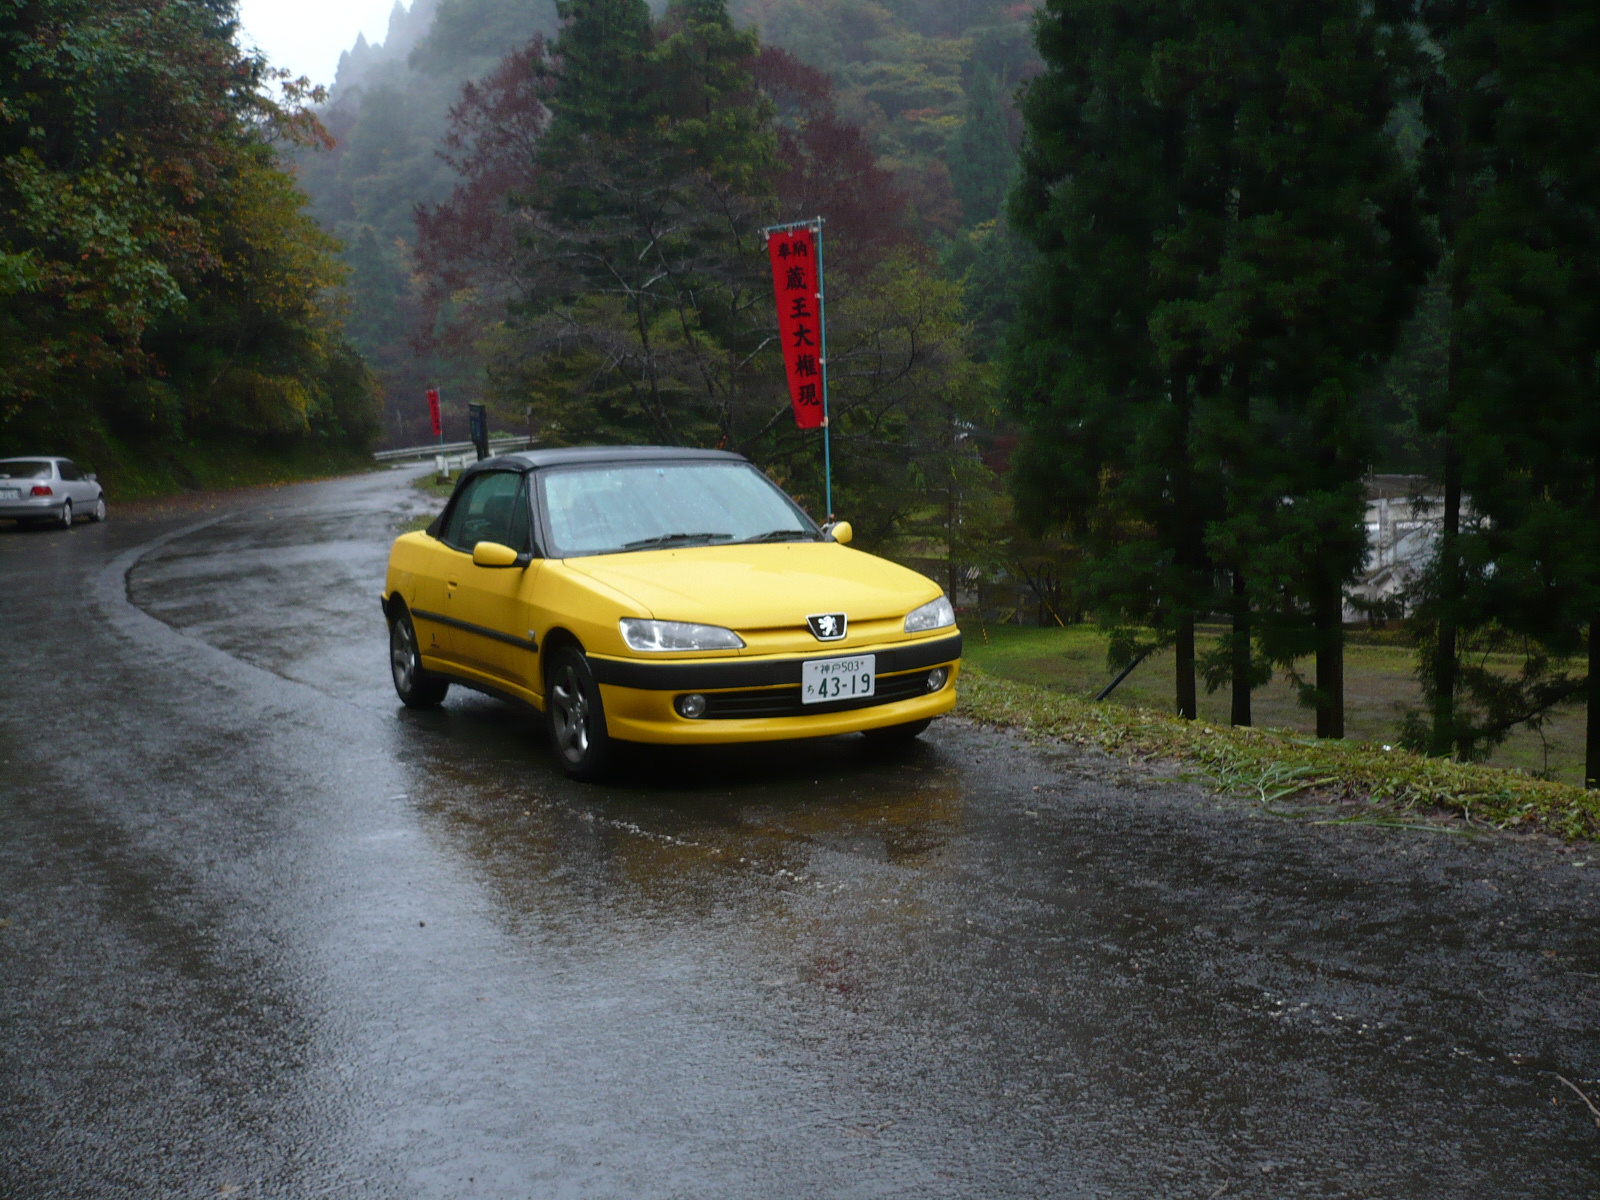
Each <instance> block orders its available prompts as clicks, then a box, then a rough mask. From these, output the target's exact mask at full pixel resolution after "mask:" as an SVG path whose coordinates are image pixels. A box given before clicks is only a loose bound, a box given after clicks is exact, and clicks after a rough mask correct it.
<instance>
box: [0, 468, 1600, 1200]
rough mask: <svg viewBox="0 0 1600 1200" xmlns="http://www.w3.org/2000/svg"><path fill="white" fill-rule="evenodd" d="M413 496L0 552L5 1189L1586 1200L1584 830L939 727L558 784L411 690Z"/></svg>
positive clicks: (353, 485)
mask: <svg viewBox="0 0 1600 1200" xmlns="http://www.w3.org/2000/svg"><path fill="white" fill-rule="evenodd" d="M419 504H420V501H418V500H417V499H416V497H415V494H414V493H413V492H411V490H410V489H409V488H408V487H407V486H406V484H405V482H404V479H403V478H402V477H401V474H400V473H395V474H389V473H385V474H379V475H373V476H366V477H361V478H357V479H350V480H341V481H335V482H330V483H323V484H316V485H305V486H301V487H295V488H284V489H279V490H276V491H270V492H261V493H250V494H242V495H241V496H239V497H237V498H234V499H230V500H228V501H226V502H224V503H223V505H222V506H221V507H219V508H217V509H215V510H214V511H209V512H203V513H193V512H192V513H187V514H170V515H167V516H150V517H146V518H143V519H138V520H134V519H124V520H120V521H119V520H113V521H112V522H110V523H108V524H106V525H104V526H94V527H90V526H84V527H80V528H79V529H77V530H74V531H72V532H71V533H70V534H34V533H12V532H9V531H0V596H3V597H4V599H3V601H0V604H3V606H4V608H3V611H4V613H5V618H6V619H5V629H6V632H7V634H8V637H7V638H6V639H5V640H4V643H3V649H0V656H3V657H0V671H3V675H4V678H5V680H6V689H5V692H4V695H5V701H4V704H3V707H0V802H3V808H0V822H3V826H0V835H3V843H0V888H3V891H0V906H3V911H0V918H3V919H4V920H5V921H7V922H9V924H7V925H5V926H4V927H0V1018H3V1026H0V1028H3V1029H4V1031H5V1037H4V1039H3V1042H0V1081H3V1084H0V1195H4V1196H7V1197H35V1196H38V1197H44V1196H51V1197H56V1196H95V1197H99V1196H117V1195H129V1196H151V1195H174V1196H211V1195H234V1196H286V1197H299V1196H314V1195H333V1196H398V1197H413V1196H429V1197H431V1196H451V1197H454V1196H495V1197H499V1196H538V1197H544V1196H584V1197H590V1196H607V1197H609V1196H618V1197H634V1196H641V1197H646V1196H648V1197H655V1196H663V1197H665V1196H694V1197H701V1196H727V1197H749V1196H809V1195H820V1196H884V1195H888V1196H901V1195H906V1196H962V1197H965V1196H1066V1197H1147V1196H1163V1197H1168V1196H1170V1197H1208V1198H1218V1197H1223V1196H1254V1197H1263V1198H1266V1197H1284V1196H1299V1195H1308V1196H1312V1195H1314V1196H1318V1197H1350V1198H1365V1197H1464V1196H1472V1197H1480V1196H1481V1197H1499V1196H1519V1197H1522V1196H1527V1197H1581V1196H1592V1195H1595V1194H1600V1132H1597V1131H1596V1129H1595V1126H1594V1123H1593V1121H1592V1120H1591V1119H1590V1118H1588V1116H1587V1115H1586V1114H1585V1113H1584V1112H1583V1111H1582V1108H1581V1103H1580V1102H1579V1101H1578V1100H1577V1097H1576V1096H1574V1095H1572V1094H1571V1093H1570V1092H1567V1091H1566V1090H1565V1089H1564V1088H1563V1087H1562V1086H1561V1085H1560V1084H1559V1082H1558V1081H1556V1080H1555V1078H1554V1075H1553V1073H1554V1072H1560V1073H1561V1074H1563V1075H1565V1076H1566V1077H1567V1078H1568V1079H1572V1080H1574V1081H1575V1082H1577V1083H1578V1084H1579V1085H1580V1086H1582V1087H1584V1088H1586V1090H1589V1092H1590V1094H1591V1095H1595V1096H1597V1098H1600V1084H1597V1083H1596V1082H1595V1081H1596V1080H1597V1078H1600V1034H1597V1025H1600V940H1597V933H1600V929H1597V925H1596V916H1597V914H1600V901H1597V898H1596V896H1597V892H1596V887H1595V885H1594V883H1593V882H1591V881H1592V880H1593V879H1594V878H1595V875H1594V871H1595V870H1600V854H1596V856H1595V861H1594V863H1593V869H1591V868H1590V867H1589V866H1580V865H1578V864H1579V863H1587V862H1588V859H1587V857H1586V855H1585V853H1583V852H1579V853H1577V854H1573V853H1569V852H1566V851H1563V850H1561V849H1560V848H1557V847H1553V846H1551V845H1548V844H1545V843H1520V844H1519V843H1513V842H1510V841H1506V840H1503V839H1497V838H1472V839H1466V838H1456V837H1446V836H1437V835H1403V836H1398V837H1397V836H1396V835H1394V834H1392V833H1387V832H1379V831H1372V830H1357V829H1340V830H1330V829H1317V828H1311V827H1307V826H1304V825H1300V824H1295V823H1285V822H1280V821H1276V820H1272V819H1270V818H1265V817H1260V816H1257V815H1254V814H1252V813H1251V812H1249V811H1248V810H1245V809H1243V808H1241V807H1240V806H1236V805H1231V804H1228V805H1219V804H1218V802H1217V801H1216V799H1215V798H1214V797H1210V796H1208V795H1207V794H1205V793H1204V792H1203V791H1201V790H1199V789H1198V788H1196V787H1194V786H1192V785H1190V784H1187V783H1183V782H1178V781H1165V782H1163V781H1161V780H1157V779H1153V778H1151V777H1149V776H1147V775H1134V774H1129V773H1126V772H1125V771H1124V770H1123V769H1122V768H1119V767H1118V766H1117V765H1116V764H1112V763H1107V762H1104V761H1099V760H1095V759H1093V758H1089V757H1080V756H1072V755H1065V754H1060V753H1046V752H1040V751H1036V750H1032V749H1029V748H1027V747H1024V746H1021V745H1019V744H1018V743H1016V742H1014V741H1011V740H1008V739H1006V738H1003V737H1001V736H998V735H995V734H991V733H988V732H985V731H983V730H980V729H976V728H974V727H972V726H970V725H966V724H964V723H962V722H958V721H944V722H941V723H940V724H938V725H936V726H935V728H934V730H933V732H932V733H930V735H929V736H928V737H927V738H926V739H925V742H924V744H921V745H918V746H915V747H912V748H909V749H907V750H904V751H902V752H898V753H896V754H893V755H888V756H884V755H878V756H873V755H871V754H869V753H868V752H867V750H866V749H865V748H864V747H863V746H862V745H861V744H860V741H859V739H838V740H833V741H828V742H822V743H818V744H797V745H786V746H779V747H754V748H742V749H739V750H736V751H729V752H726V753H720V752H719V753H711V752H697V753H694V754H687V753H673V754H665V753H663V754H650V755H645V756H641V757H639V758H637V759H636V760H634V761H633V762H632V763H631V764H630V766H629V768H628V771H627V772H626V773H625V774H624V775H623V776H622V777H621V778H619V779H618V780H616V781H614V782H613V783H611V784H608V785H606V786H603V787H592V786H584V785H578V784H573V783H570V782H568V781H567V780H565V779H564V778H562V777H561V776H560V775H559V774H558V773H557V772H556V771H555V770H554V769H553V768H552V767H551V766H550V765H549V764H548V762H547V760H546V755H545V750H544V747H543V745H542V744H541V739H540V737H539V735H538V734H537V733H536V732H534V730H533V728H532V727H531V725H530V722H529V721H528V719H527V718H526V717H525V716H523V715H521V714H519V713H517V712H514V711H512V710H511V709H509V708H507V707H505V706H503V705H500V704H498V703H496V702H494V701H490V700H487V699H483V698H479V697H474V696H472V695H462V694H458V693H452V696H451V699H450V701H449V703H448V705H447V707H446V708H445V709H444V710H443V711H441V712H438V713H422V714H419V713H412V712H408V711H405V710H402V709H401V708H400V706H399V705H398V704H397V702H396V701H395V700H394V697H393V694H392V692H391V691H390V688H389V684H388V679H387V676H386V673H385V672H386V669H387V664H386V654H385V642H384V631H383V625H382V618H381V616H380V614H379V611H378V603H377V595H378V589H379V586H380V584H381V580H382V569H383V561H384V557H385V554H386V550H387V544H388V541H389V539H390V537H391V536H392V534H393V531H394V530H395V528H397V527H398V526H399V525H400V524H401V523H403V522H404V521H405V520H407V519H408V518H409V517H410V516H412V515H414V514H415V513H416V512H417V511H420V509H419V508H418V505H419ZM162 539H164V540H162ZM1552 1098H1554V1099H1555V1100H1557V1101H1559V1103H1553V1102H1552Z"/></svg>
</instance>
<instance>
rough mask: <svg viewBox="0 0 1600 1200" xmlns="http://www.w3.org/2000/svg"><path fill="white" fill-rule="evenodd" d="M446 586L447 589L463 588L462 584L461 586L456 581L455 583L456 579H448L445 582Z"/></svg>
mask: <svg viewBox="0 0 1600 1200" xmlns="http://www.w3.org/2000/svg"><path fill="white" fill-rule="evenodd" d="M444 585H445V587H447V588H458V587H460V586H461V585H460V584H459V583H457V582H456V581H455V580H454V579H447V580H445V581H444Z"/></svg>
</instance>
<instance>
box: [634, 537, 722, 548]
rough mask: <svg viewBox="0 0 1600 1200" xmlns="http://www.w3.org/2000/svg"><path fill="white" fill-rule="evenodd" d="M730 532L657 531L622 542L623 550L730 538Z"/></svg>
mask: <svg viewBox="0 0 1600 1200" xmlns="http://www.w3.org/2000/svg"><path fill="white" fill-rule="evenodd" d="M731 537H733V534H731V533H658V534H656V536H655V537H647V538H639V539H638V540H637V541H633V542H623V543H622V548H623V549H624V550H638V549H640V548H642V547H644V546H675V545H677V544H678V543H679V542H714V541H716V540H717V539H718V538H731Z"/></svg>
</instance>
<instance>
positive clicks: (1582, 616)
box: [1454, 0, 1600, 787]
mask: <svg viewBox="0 0 1600 1200" xmlns="http://www.w3.org/2000/svg"><path fill="white" fill-rule="evenodd" d="M1492 16H1493V27H1492V30H1491V32H1492V42H1491V43H1490V48H1489V51H1488V53H1489V54H1490V55H1491V56H1492V58H1491V61H1492V64H1493V71H1494V79H1495V83H1496V86H1497V88H1498V89H1499V91H1500V93H1501V96H1502V102H1501V103H1500V104H1499V105H1498V106H1497V107H1496V110H1495V111H1494V114H1493V118H1494V127H1493V132H1492V135H1491V136H1490V137H1488V138H1486V139H1484V140H1485V141H1486V143H1487V157H1488V171H1487V172H1486V174H1487V175H1488V177H1489V179H1490V182H1489V183H1488V185H1487V186H1486V187H1485V189H1484V191H1483V193H1482V194H1481V195H1480V196H1479V197H1478V199H1477V203H1476V205H1475V207H1474V211H1473V212H1472V214H1471V216H1470V218H1469V219H1468V220H1467V221H1466V222H1465V223H1464V227H1463V229H1462V231H1461V233H1460V235H1459V239H1458V241H1459V243H1460V244H1461V245H1462V246H1463V253H1464V255H1465V256H1466V258H1467V262H1468V268H1467V269H1468V272H1469V274H1468V279H1467V300H1466V304H1465V307H1464V309H1463V311H1462V313H1461V315H1460V321H1461V325H1462V330H1461V347H1462V362H1461V366H1460V370H1461V372H1462V377H1463V378H1462V383H1461V387H1460V392H1459V397H1458V403H1459V408H1458V410H1457V412H1456V413H1455V414H1454V417H1455V420H1456V423H1457V428H1458V429H1459V430H1460V432H1461V440H1462V445H1463V452H1462V471H1463V483H1464V486H1465V487H1466V489H1467V490H1468V491H1469V492H1470V493H1471V495H1472V499H1473V505H1474V507H1475V508H1476V509H1477V510H1478V511H1479V512H1481V513H1482V515H1483V516H1484V518H1485V520H1484V521H1483V522H1481V523H1480V524H1478V525H1477V526H1476V528H1475V530H1474V531H1473V533H1472V535H1471V536H1470V538H1463V539H1462V540H1463V547H1462V554H1463V559H1464V560H1465V563H1466V573H1467V574H1468V575H1469V577H1471V578H1473V579H1475V580H1476V581H1477V584H1478V586H1479V587H1481V589H1482V591H1483V593H1484V598H1485V603H1486V606H1487V610H1488V612H1489V613H1490V614H1491V615H1493V616H1494V617H1495V618H1496V619H1497V620H1498V621H1500V622H1501V623H1502V624H1503V625H1505V626H1506V627H1508V628H1510V629H1513V630H1516V631H1518V632H1520V633H1524V634H1527V635H1529V636H1531V637H1533V638H1535V639H1537V640H1538V641H1539V642H1540V643H1541V644H1543V645H1544V646H1545V647H1548V648H1549V649H1550V650H1552V651H1554V652H1556V653H1558V654H1576V653H1578V652H1579V651H1581V650H1582V648H1583V646H1584V642H1585V639H1587V646H1588V658H1589V663H1588V666H1589V672H1588V683H1587V696H1586V698H1587V703H1588V724H1587V734H1586V747H1585V753H1586V759H1585V768H1584V779H1585V782H1586V783H1587V784H1588V785H1589V786H1591V787H1594V786H1596V785H1597V784H1600V155H1597V154H1596V147H1597V146H1600V12H1597V11H1596V10H1595V8H1594V6H1593V5H1590V4H1580V3H1565V2H1561V3H1551V2H1548V0H1539V2H1535V0H1502V2H1500V3H1497V4H1496V5H1495V7H1494V9H1493V12H1492Z"/></svg>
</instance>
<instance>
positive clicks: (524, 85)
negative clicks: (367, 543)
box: [415, 38, 918, 352]
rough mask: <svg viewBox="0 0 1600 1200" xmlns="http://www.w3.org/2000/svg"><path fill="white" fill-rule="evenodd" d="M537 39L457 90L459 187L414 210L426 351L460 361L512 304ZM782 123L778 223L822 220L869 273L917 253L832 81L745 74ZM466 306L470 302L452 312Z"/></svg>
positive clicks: (545, 88) (771, 51)
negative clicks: (453, 354)
mask: <svg viewBox="0 0 1600 1200" xmlns="http://www.w3.org/2000/svg"><path fill="white" fill-rule="evenodd" d="M547 63H548V59H547V51H546V47H545V44H544V40H543V39H542V38H535V39H534V40H533V41H531V42H529V43H528V44H527V45H525V46H522V47H520V48H518V49H517V50H514V51H512V52H511V53H510V54H508V55H506V57H505V58H504V59H502V60H501V61H500V64H499V65H498V66H497V67H496V68H495V70H494V71H493V72H492V73H491V74H489V75H488V76H487V77H486V78H484V79H483V80H482V81H481V82H479V83H469V84H467V85H466V86H465V87H463V88H462V91H461V98H460V100H459V101H457V103H456V104H455V106H454V107H453V108H451V110H450V126H449V132H448V134H447V135H446V136H445V139H444V141H443V143H442V145H441V147H440V150H439V156H440V157H441V158H442V159H444V161H446V162H447V163H449V164H450V165H451V166H452V167H454V168H455V169H456V171H457V172H458V173H459V174H460V176H461V182H460V183H459V184H457V185H456V187H455V189H454V190H453V191H452V192H451V194H450V198H449V199H448V200H446V201H444V202H443V203H441V204H436V205H418V206H417V207H416V209H415V219H416V224H417V248H416V265H417V269H418V273H419V274H420V276H421V277H422V280H423V289H422V294H423V315H422V327H421V329H420V330H419V331H418V334H417V337H416V339H415V341H416V345H417V348H418V349H419V350H422V351H429V350H436V349H442V350H444V351H446V352H449V351H450V350H452V349H454V350H458V351H463V350H466V349H467V348H468V347H469V346H470V344H471V343H472V341H473V339H474V338H475V337H476V335H477V333H478V330H479V322H480V320H483V319H487V320H494V319H497V318H498V316H499V309H500V307H501V306H502V305H503V304H504V302H505V301H507V300H509V299H511V298H512V297H513V296H514V295H515V277H514V276H515V272H514V267H513V264H514V262H515V259H516V229H517V221H518V218H517V214H516V211H515V207H514V201H515V198H516V197H517V196H520V195H526V194H527V193H528V192H529V191H530V190H531V189H532V187H533V185H534V182H535V177H536V171H537V167H536V165H535V164H536V156H537V152H538V146H539V139H540V138H541V137H542V136H543V134H544V131H545V128H546V127H547V125H548V124H549V119H550V110H549V107H548V100H549V98H550V95H551V92H552V90H553V87H552V85H553V79H552V76H551V74H550V72H549V70H548V69H547ZM752 74H753V75H754V77H755V80H756V84H757V86H758V87H759V88H760V89H761V91H762V92H763V93H764V94H765V95H767V96H768V97H769V98H771V100H772V101H773V103H774V105H775V106H776V108H777V111H778V121H777V127H776V133H777V138H778V162H779V164H780V168H779V172H778V175H777V177H776V178H775V179H774V180H773V184H774V189H775V191H776V193H777V198H778V212H779V213H780V214H781V215H782V217H783V218H784V219H796V218H800V217H808V216H813V215H816V214H821V215H822V216H823V217H825V218H827V238H828V243H827V244H828V256H829V261H830V262H833V263H837V264H838V265H839V266H840V267H843V268H845V269H846V270H854V271H866V270H870V269H871V268H872V267H873V266H874V265H875V264H877V263H878V262H879V261H881V260H882V259H883V258H884V256H885V255H887V254H888V253H889V252H890V251H892V250H895V249H897V248H902V247H904V248H911V249H915V248H916V247H917V245H918V243H917V241H916V238H915V235H914V234H913V233H912V231H911V229H910V227H909V225H908V224H907V221H906V201H907V197H906V194H905V193H904V192H902V191H901V190H899V189H898V188H897V187H896V186H895V182H894V178H893V176H892V175H890V173H889V172H887V171H885V170H883V169H882V168H881V167H879V166H878V161H877V158H876V156H875V155H874V154H873V152H872V148H871V146H870V145H869V144H868V142H867V139H866V137H865V136H864V135H863V134H862V132H861V130H860V129H858V128H857V127H856V126H854V125H851V124H849V123H848V122H845V121H842V120H840V119H839V117H838V116H837V114H836V113H835V112H834V108H833V87H832V84H831V83H830V82H829V80H828V77H827V76H826V75H824V74H823V73H822V72H821V71H818V70H816V69H815V68H813V67H808V66H806V65H805V64H804V63H802V62H801V61H800V60H799V59H797V58H795V57H794V56H793V55H792V54H789V53H787V52H785V51H783V50H778V49H776V48H773V47H766V48H764V49H763V50H762V51H761V53H760V54H759V55H758V56H757V58H756V60H755V62H754V63H753V64H752ZM463 295H470V296H471V297H472V299H471V300H470V301H468V302H466V303H465V305H463V304H461V303H460V302H459V298H460V297H461V296H463Z"/></svg>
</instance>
